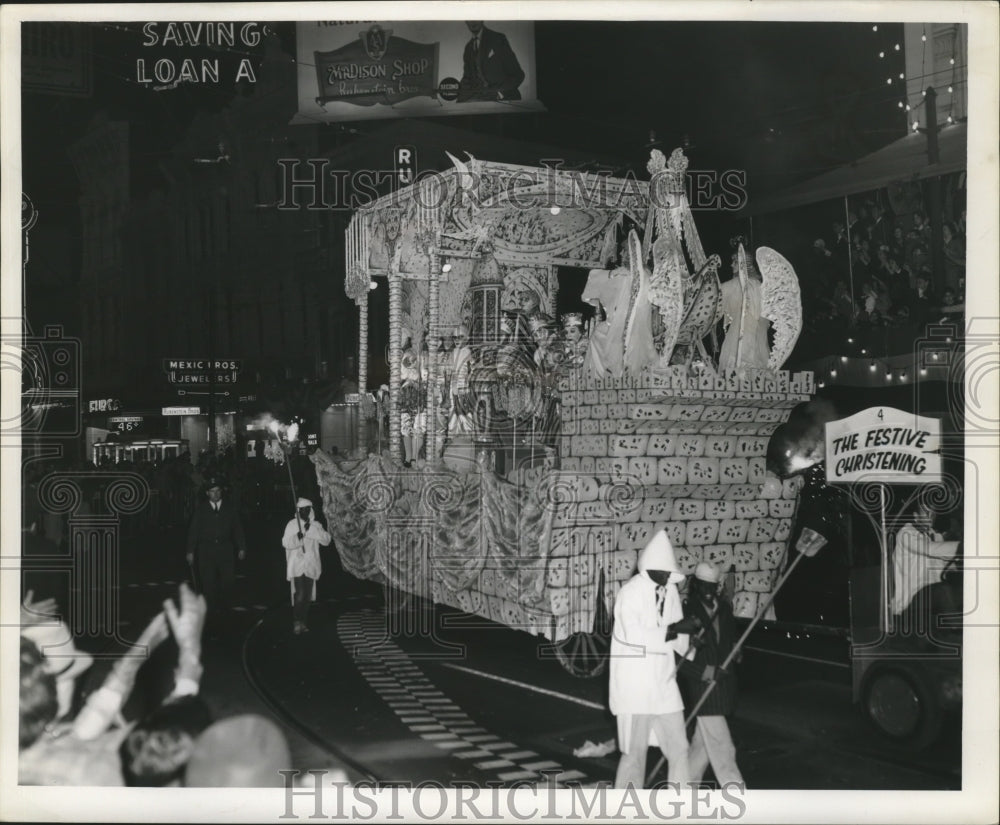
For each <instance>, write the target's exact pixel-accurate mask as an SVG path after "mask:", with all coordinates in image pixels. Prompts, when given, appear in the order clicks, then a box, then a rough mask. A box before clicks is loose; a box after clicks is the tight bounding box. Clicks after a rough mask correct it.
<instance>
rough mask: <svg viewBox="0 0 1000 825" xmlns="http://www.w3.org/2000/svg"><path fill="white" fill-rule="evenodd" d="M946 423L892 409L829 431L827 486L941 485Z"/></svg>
mask: <svg viewBox="0 0 1000 825" xmlns="http://www.w3.org/2000/svg"><path fill="white" fill-rule="evenodd" d="M940 446H941V421H940V420H939V419H937V418H928V417H926V416H922V415H915V414H914V413H908V412H903V411H902V410H897V409H894V408H892V407H871V408H870V409H867V410H862V411H861V412H859V413H857V414H855V415H852V416H851V417H850V418H842V419H841V420H839V421H830V422H829V423H827V425H826V480H827V483H828V484H830V483H838V484H843V483H846V482H866V483H867V482H878V483H882V484H932V483H934V482H938V481H940V480H941V453H940Z"/></svg>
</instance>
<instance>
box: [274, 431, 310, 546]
mask: <svg viewBox="0 0 1000 825" xmlns="http://www.w3.org/2000/svg"><path fill="white" fill-rule="evenodd" d="M267 429H268V430H270V432H271V434H272V435H273V436H274V440H275V441H276V442H277V444H278V447H279V449H280V450H281V452H282V454H283V455H284V457H285V467H286V468H287V469H288V486H289V487H290V488H291V490H292V507H293V508H294V510H295V521H296V523H297V524H298V526H299V532H300V533H301V532H302V521H301V520H300V519H299V508H298V507H297V506H296V505H297V504H298V501H299V496H298V493H296V492H295V479H294V478H293V477H292V449H293V446H294V444H295V442H296V441H298V439H299V425H298V424H289V425H288V426H287V427H286V426H285V425H283V424H282V423H281V422H280V421H276V420H272V421H271V422H270V423H269V424H268V425H267ZM282 430H284V434H285V438H284V440H282V438H281V433H282Z"/></svg>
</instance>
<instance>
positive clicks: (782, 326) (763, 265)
mask: <svg viewBox="0 0 1000 825" xmlns="http://www.w3.org/2000/svg"><path fill="white" fill-rule="evenodd" d="M756 257H757V266H758V267H759V268H760V274H761V277H762V280H763V288H762V290H761V291H762V296H761V317H763V318H767V319H768V320H769V321H770V322H771V323H772V324H773V326H774V346H773V348H772V349H771V357H770V358H769V359H768V362H767V366H768V369H772V370H779V369H781V365H782V364H784V363H785V360H786V359H787V358H788V356H789V355H791V354H792V350H793V349H794V347H795V342H796V341H797V340H798V338H799V333H800V332H801V331H802V294H801V292H800V290H799V279H798V277H797V276H796V275H795V270H794V269H793V268H792V265H791V264H790V263H789V262H788V260H787V259H786V258H785V257H784V256H783V255H781V254H780V253H778V252H776V251H775V250H773V249H771V248H770V247H767V246H762V247H760V248H759V249H758V250H757V256H756Z"/></svg>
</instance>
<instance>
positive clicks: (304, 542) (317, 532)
mask: <svg viewBox="0 0 1000 825" xmlns="http://www.w3.org/2000/svg"><path fill="white" fill-rule="evenodd" d="M295 506H296V508H301V507H310V508H311V507H312V502H311V501H310V500H309V499H307V498H300V499H299V500H298V501H297V502H296V505H295ZM310 516H311V518H310V519H309V527H308V528H306V529H303V528H304V527H305V525H304V524H303V522H302V520H301V519H300V518H299V517H298V516H296V517H295V518H293V519H292V520H291V521H289V522H288V524H286V525H285V533H284V535H283V536H282V537H281V545H282V547H284V548H285V577H286V578H287V579H288V583H289V585H290V587H291V596H292V604H295V581H294V579H296V578H298V577H299V576H308V577H309V578H310V579H312V580H313V583H312V584H313V586H312V598H311V601H316V579H318V578H319V577H320V574H321V573H322V572H323V565H322V564H321V562H320V558H319V548H320V546H323V547H326V546H327V545H328V544H329V543H330V541H331V539H330V534H329V533H328V532H326V530H324V529H323V525H322V524H320V523H319V522H318V521H316V518H315V515H314V514H313V513H310ZM299 532H302V534H303V536H302V538H301V539H300V538H299Z"/></svg>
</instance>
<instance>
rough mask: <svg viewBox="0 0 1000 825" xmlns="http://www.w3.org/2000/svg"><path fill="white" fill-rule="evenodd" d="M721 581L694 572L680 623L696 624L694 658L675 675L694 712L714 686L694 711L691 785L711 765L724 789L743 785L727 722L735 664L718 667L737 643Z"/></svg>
mask: <svg viewBox="0 0 1000 825" xmlns="http://www.w3.org/2000/svg"><path fill="white" fill-rule="evenodd" d="M720 579H721V576H720V574H719V569H718V568H717V567H716V566H715V565H713V564H710V563H709V562H701V563H700V564H699V565H698V566H697V567H696V568H695V571H694V577H693V578H692V579H691V584H690V591H689V593H688V598H687V599H686V601H685V603H684V618H685V620H686V621H687V620H689V619H690V620H693V621H694V622H696V624H697V626H698V628H699V629H698V631H697V632H694V633H692V634H691V646H692V648H693V649H694V651H695V652H694V654H693V655H692V654H690V653H689V654H688V656H687V657H685V659H684V660H683V661H682V662H681V667H680V670H679V671H678V673H679V676H680V678H681V680H682V685H683V686H684V688H685V691H684V692H685V705H686V707H688V708H693V707H694V706H695V704H696V703H697V702H698V700H699V699H701V697H702V695H703V694H704V693H705V690H706V689H707V688H708V687H709V685H712V688H711V690H710V691H709V693H708V695H707V696H706V698H705V701H704V702H703V703H702V705H701V707H699V708H698V715H697V719H696V722H695V730H694V735H693V736H692V738H691V747H690V750H689V754H688V765H689V772H690V777H691V781H692V782H700V781H701V778H702V776H703V775H704V773H705V769H706V768H707V767H708V764H709V762H711V763H712V770H713V771H714V772H715V779H716V781H717V782H718V783H719V787H722V786H724V785H727V784H729V783H731V782H738V783H741V784H742V782H743V776H742V774H741V773H740V769H739V767H738V766H737V765H736V747H735V746H734V745H733V739H732V737H731V736H730V734H729V725H728V724H727V722H726V717H727V716H729V715H730V714H731V713H732V712H733V710H734V709H735V707H736V677H735V675H734V674H733V672H732V666H733V663H730V664H729V666H728V667H727V668H726V670H722V667H721V666H722V664H723V663H724V662H725V661H726V659H727V658H728V657H729V654H730V653H732V650H733V646H734V645H735V643H736V622H735V619H734V618H733V609H732V606H731V605H730V604H729V601H728V600H727V599H725V598H723V597H722V596H721V594H720V593H719V589H720Z"/></svg>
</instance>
